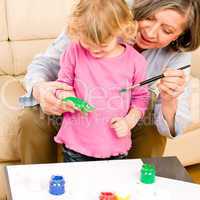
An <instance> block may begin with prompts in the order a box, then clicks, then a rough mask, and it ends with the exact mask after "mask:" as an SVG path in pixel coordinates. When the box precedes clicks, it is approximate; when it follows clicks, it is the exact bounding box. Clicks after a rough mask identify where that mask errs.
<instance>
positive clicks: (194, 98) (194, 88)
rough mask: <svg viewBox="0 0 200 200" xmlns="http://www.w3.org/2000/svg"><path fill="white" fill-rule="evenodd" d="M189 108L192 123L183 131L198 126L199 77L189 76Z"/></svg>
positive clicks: (199, 108) (199, 119) (199, 121)
mask: <svg viewBox="0 0 200 200" xmlns="http://www.w3.org/2000/svg"><path fill="white" fill-rule="evenodd" d="M190 83H191V92H192V95H191V96H190V99H189V101H190V109H191V115H192V123H191V124H190V125H189V126H188V127H187V128H186V129H185V132H188V131H192V130H194V129H196V128H200V79H198V78H195V77H193V76H192V77H191V80H190Z"/></svg>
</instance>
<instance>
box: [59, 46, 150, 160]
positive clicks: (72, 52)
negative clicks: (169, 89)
mask: <svg viewBox="0 0 200 200" xmlns="http://www.w3.org/2000/svg"><path fill="white" fill-rule="evenodd" d="M123 45H124V47H125V50H124V52H123V53H122V54H121V55H119V56H117V57H113V58H100V59H99V58H95V57H93V56H92V55H91V54H90V53H89V51H88V50H86V49H84V48H83V47H82V46H81V45H80V44H79V43H72V44H71V45H70V46H69V47H68V48H67V49H66V50H65V52H64V53H63V55H62V56H61V61H60V65H61V69H60V71H59V73H58V81H62V82H65V83H66V84H68V85H70V86H73V88H74V91H75V94H76V96H77V97H79V98H81V99H84V100H85V101H87V102H88V103H89V104H90V105H92V106H94V107H95V110H94V111H93V112H91V113H89V114H88V115H84V114H83V113H80V112H78V111H77V112H75V113H67V112H66V113H64V117H63V122H62V126H61V128H60V130H59V132H58V134H57V136H56V137H55V141H56V142H58V143H63V144H65V146H66V147H67V148H69V149H72V150H74V151H77V152H79V153H81V154H84V155H87V156H92V157H96V158H108V157H110V156H117V155H119V154H123V153H126V152H127V151H128V150H129V149H130V148H131V145H132V142H131V133H130V132H129V133H127V136H125V137H123V138H118V137H117V135H116V133H115V130H114V129H112V128H111V124H110V121H111V119H112V118H114V117H125V116H126V115H127V114H128V112H129V110H130V108H132V107H136V108H138V109H139V110H140V111H141V112H142V114H144V112H145V110H146V108H147V106H148V101H149V93H148V88H147V87H146V86H145V87H137V88H136V89H134V90H133V91H129V92H126V93H121V94H120V93H119V90H120V89H121V88H124V87H127V86H130V85H132V84H136V83H139V82H141V81H143V80H145V79H146V67H147V62H146V60H145V59H144V57H143V56H142V55H141V54H140V53H138V52H137V51H136V50H135V49H134V48H133V47H131V46H129V45H125V44H123Z"/></svg>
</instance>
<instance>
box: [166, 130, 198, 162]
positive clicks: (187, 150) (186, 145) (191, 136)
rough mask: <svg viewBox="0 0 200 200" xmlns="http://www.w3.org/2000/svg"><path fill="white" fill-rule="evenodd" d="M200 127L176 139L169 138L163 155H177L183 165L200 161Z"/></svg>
mask: <svg viewBox="0 0 200 200" xmlns="http://www.w3.org/2000/svg"><path fill="white" fill-rule="evenodd" d="M199 147H200V128H196V129H194V130H193V131H188V132H187V133H185V134H182V135H180V136H178V137H175V138H174V139H167V143H166V146H165V150H164V153H163V156H177V157H178V159H179V160H180V162H181V163H182V165H183V166H188V165H193V164H196V163H199V162H200V154H199Z"/></svg>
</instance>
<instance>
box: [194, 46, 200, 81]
mask: <svg viewBox="0 0 200 200" xmlns="http://www.w3.org/2000/svg"><path fill="white" fill-rule="evenodd" d="M199 56H200V48H198V49H197V50H196V51H194V52H192V75H193V76H194V77H197V78H199V79H200V70H199V69H200V65H199V64H200V62H199Z"/></svg>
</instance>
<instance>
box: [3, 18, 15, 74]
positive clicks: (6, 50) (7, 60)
mask: <svg viewBox="0 0 200 200" xmlns="http://www.w3.org/2000/svg"><path fill="white" fill-rule="evenodd" d="M0 21H1V20H0ZM12 69H13V60H12V54H11V48H10V43H9V42H0V75H6V74H10V72H11V71H12Z"/></svg>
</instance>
